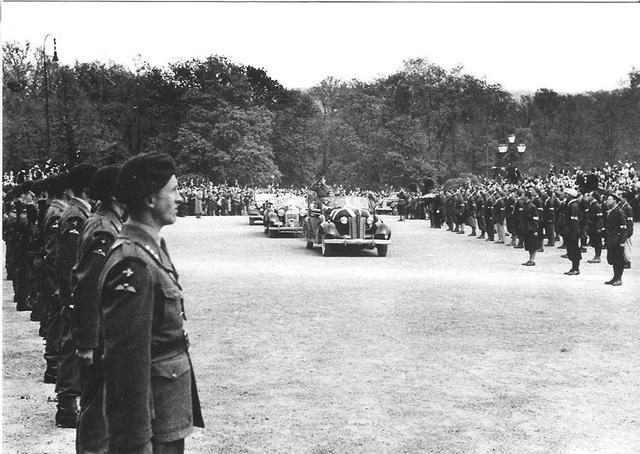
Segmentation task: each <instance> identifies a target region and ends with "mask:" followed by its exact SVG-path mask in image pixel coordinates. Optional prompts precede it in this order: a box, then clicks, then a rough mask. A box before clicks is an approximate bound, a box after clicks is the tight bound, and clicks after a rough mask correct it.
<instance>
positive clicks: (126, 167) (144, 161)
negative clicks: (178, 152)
mask: <svg viewBox="0 0 640 454" xmlns="http://www.w3.org/2000/svg"><path fill="white" fill-rule="evenodd" d="M175 174H176V163H175V161H174V160H173V158H172V157H171V156H169V155H168V154H166V153H141V154H138V155H136V156H133V157H132V158H129V159H128V160H127V161H126V162H125V163H124V164H123V165H122V168H121V169H120V173H119V174H118V183H117V187H116V198H117V199H118V200H119V201H121V202H122V203H124V204H125V205H127V206H128V207H129V208H131V207H135V206H136V205H139V204H140V203H141V202H142V201H143V200H144V198H145V197H147V196H149V195H151V194H153V193H154V192H156V191H158V190H159V189H162V188H163V187H164V186H165V185H166V184H167V182H168V181H169V179H170V178H171V176H173V175H175Z"/></svg>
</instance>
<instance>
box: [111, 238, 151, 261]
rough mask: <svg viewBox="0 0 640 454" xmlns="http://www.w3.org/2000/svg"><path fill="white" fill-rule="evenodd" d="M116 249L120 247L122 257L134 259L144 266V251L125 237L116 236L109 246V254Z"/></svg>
mask: <svg viewBox="0 0 640 454" xmlns="http://www.w3.org/2000/svg"><path fill="white" fill-rule="evenodd" d="M116 249H122V253H121V255H122V258H124V259H131V260H135V261H137V262H140V263H142V264H144V265H145V266H146V264H147V263H146V262H145V260H144V259H143V258H142V254H144V253H145V252H144V251H142V250H141V249H140V247H139V246H138V245H136V243H134V242H133V241H131V240H129V239H127V238H118V239H117V240H116V241H115V242H114V243H113V245H112V246H111V254H114V253H115V251H116Z"/></svg>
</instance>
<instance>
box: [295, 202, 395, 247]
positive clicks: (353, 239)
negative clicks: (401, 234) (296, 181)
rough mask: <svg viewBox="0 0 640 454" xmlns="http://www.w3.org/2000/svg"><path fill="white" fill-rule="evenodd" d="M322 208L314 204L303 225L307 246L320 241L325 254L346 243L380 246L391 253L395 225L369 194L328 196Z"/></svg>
mask: <svg viewBox="0 0 640 454" xmlns="http://www.w3.org/2000/svg"><path fill="white" fill-rule="evenodd" d="M319 203H321V205H320V207H319V208H316V207H314V208H310V209H309V214H308V215H307V217H306V219H305V221H304V225H303V235H304V238H305V241H306V244H307V249H312V248H313V247H314V246H315V245H320V246H321V248H322V255H323V256H325V257H326V256H330V255H333V254H334V253H335V252H337V251H338V250H339V248H343V247H358V248H364V249H373V248H376V249H377V250H378V255H379V256H381V257H384V256H386V255H387V249H388V248H389V244H391V229H390V228H389V226H388V225H387V224H385V223H384V222H382V220H381V219H380V218H379V217H378V216H377V215H376V214H375V213H374V212H373V211H372V210H371V208H370V207H369V200H368V199H367V198H366V197H352V196H332V197H325V198H323V199H322V200H321V201H319Z"/></svg>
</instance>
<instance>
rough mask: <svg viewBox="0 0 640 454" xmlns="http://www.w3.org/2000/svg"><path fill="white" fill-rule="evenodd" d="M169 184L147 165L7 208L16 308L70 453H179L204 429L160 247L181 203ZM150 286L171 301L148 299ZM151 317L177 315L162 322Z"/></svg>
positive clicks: (162, 159)
mask: <svg viewBox="0 0 640 454" xmlns="http://www.w3.org/2000/svg"><path fill="white" fill-rule="evenodd" d="M175 173H176V172H175V163H174V162H173V159H171V158H170V157H169V156H168V155H162V154H145V155H138V156H136V157H134V158H131V159H129V160H128V161H127V162H126V163H125V164H124V165H123V166H122V169H121V168H120V166H117V165H111V166H106V167H103V168H101V169H99V170H98V169H97V168H96V167H95V166H93V165H90V164H80V165H77V166H75V167H74V168H72V169H71V170H70V171H69V172H68V173H65V174H59V175H51V176H49V177H47V178H46V179H42V180H38V181H26V182H25V183H22V184H20V185H18V186H16V187H15V188H13V189H12V190H10V191H9V192H8V193H7V194H6V196H5V211H4V213H5V216H4V219H3V234H4V239H5V241H6V243H7V249H6V254H7V260H6V267H7V276H8V278H9V279H11V280H12V281H13V285H14V300H15V302H16V308H17V310H20V311H29V310H30V311H31V320H33V321H38V322H40V329H39V334H40V336H42V337H43V338H44V340H45V349H44V350H45V351H44V358H45V362H46V369H45V371H44V381H45V382H46V383H54V384H55V391H56V395H57V399H56V401H57V405H56V407H57V408H56V413H55V422H56V425H57V426H59V427H63V428H77V430H76V452H78V453H89V452H91V453H97V452H100V453H104V452H110V453H120V452H127V453H141V454H142V453H144V454H147V453H151V452H154V453H155V452H175V453H179V452H183V451H184V437H185V436H186V435H188V434H189V433H190V431H191V430H192V428H193V426H203V422H202V416H201V413H200V407H199V400H198V398H197V391H196V388H195V379H194V376H193V372H192V368H191V361H190V359H189V355H188V352H187V350H188V341H187V340H186V339H187V338H186V333H185V332H184V330H183V329H182V324H183V318H184V320H186V316H184V304H183V302H182V297H181V294H182V292H181V287H180V286H179V284H178V281H177V273H176V271H175V268H174V267H173V265H172V264H171V261H170V258H169V255H168V252H167V251H166V247H164V241H163V240H162V239H161V238H160V237H159V235H158V233H159V230H160V228H161V227H162V226H163V225H167V224H170V223H173V222H175V216H176V215H177V206H178V204H179V203H180V202H181V201H182V198H181V197H180V195H179V192H178V190H177V180H176V177H175ZM169 186H171V187H169ZM118 193H119V195H118V197H116V194H118ZM125 210H126V214H125ZM127 216H128V217H129V219H128V220H127V222H126V223H124V221H125V220H126V217H127ZM123 223H124V224H123ZM123 251H124V252H123ZM155 281H158V282H159V284H158V285H160V284H162V289H161V293H162V292H164V293H167V292H168V291H169V290H167V289H170V290H171V294H172V297H171V298H168V297H165V295H164V293H162V295H155V294H154V292H155V291H156V285H153V282H155ZM160 281H161V282H160ZM136 288H137V289H136ZM159 306H163V307H164V308H165V309H166V311H160V312H162V313H165V312H166V313H170V314H173V315H171V316H170V317H167V316H166V315H165V316H163V319H162V320H161V321H158V320H157V319H156V313H158V307H159ZM174 306H175V307H174ZM143 308H144V309H143ZM145 333H147V334H145ZM187 372H190V373H187ZM165 376H166V377H167V379H165V380H162V379H157V378H154V377H165ZM154 398H155V400H154ZM78 400H79V402H80V405H79V406H78Z"/></svg>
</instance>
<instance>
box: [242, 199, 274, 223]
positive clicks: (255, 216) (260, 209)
mask: <svg viewBox="0 0 640 454" xmlns="http://www.w3.org/2000/svg"><path fill="white" fill-rule="evenodd" d="M277 197H278V196H277V194H272V193H268V192H258V193H256V194H254V196H253V200H252V201H251V203H250V204H249V208H248V209H247V213H248V214H249V225H253V224H255V223H256V221H260V222H262V220H263V219H264V210H265V208H266V203H267V202H268V201H270V200H275V199H276V198H277Z"/></svg>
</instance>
